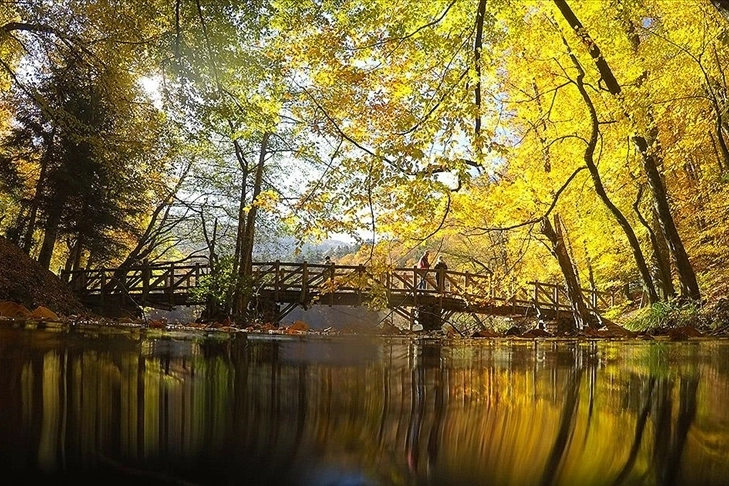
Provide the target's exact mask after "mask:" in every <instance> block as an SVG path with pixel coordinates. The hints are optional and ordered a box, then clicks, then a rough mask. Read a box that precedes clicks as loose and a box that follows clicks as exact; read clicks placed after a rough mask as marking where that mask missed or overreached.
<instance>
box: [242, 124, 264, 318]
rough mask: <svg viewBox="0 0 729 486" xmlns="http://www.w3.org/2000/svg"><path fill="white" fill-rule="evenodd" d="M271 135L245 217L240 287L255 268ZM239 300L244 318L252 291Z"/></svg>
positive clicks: (259, 155) (259, 154) (244, 293)
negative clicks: (258, 219) (260, 200)
mask: <svg viewBox="0 0 729 486" xmlns="http://www.w3.org/2000/svg"><path fill="white" fill-rule="evenodd" d="M270 138H271V134H270V133H269V132H266V133H264V134H263V138H262V139H261V148H260V150H259V152H258V163H257V164H256V172H255V177H254V181H253V188H252V189H253V192H252V193H251V204H250V209H249V210H248V214H246V217H245V227H244V231H243V240H242V241H241V242H240V262H239V267H238V276H239V279H238V286H239V287H240V286H241V285H244V286H245V285H247V282H248V280H249V279H250V276H251V272H252V266H253V244H254V241H255V236H256V215H257V214H258V206H257V205H256V198H258V196H259V195H260V194H261V184H262V182H263V169H264V167H265V164H266V156H267V155H268V141H269V139H270ZM240 290H241V291H239V294H238V299H237V300H236V302H235V307H234V309H233V310H234V314H236V315H238V316H243V315H245V314H246V311H247V309H248V302H249V300H250V289H246V288H244V289H240Z"/></svg>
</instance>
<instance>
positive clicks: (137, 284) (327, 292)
mask: <svg viewBox="0 0 729 486" xmlns="http://www.w3.org/2000/svg"><path fill="white" fill-rule="evenodd" d="M209 273H210V268H209V266H208V265H207V264H206V263H199V262H198V263H186V264H182V263H164V264H151V265H142V266H135V267H129V268H127V269H124V270H122V269H115V268H101V269H94V270H78V271H73V272H64V273H63V274H62V278H63V279H64V280H65V281H67V282H68V283H69V284H70V286H71V288H72V290H74V291H75V292H76V293H77V294H79V295H82V296H92V297H93V296H96V297H99V298H102V299H103V297H104V296H105V295H113V294H128V295H133V296H136V297H137V298H139V299H141V301H142V302H144V301H145V300H147V299H151V300H155V301H164V300H166V301H168V302H169V303H173V302H175V296H176V295H177V296H179V295H180V294H186V295H189V294H190V291H191V290H192V289H194V288H196V287H198V285H199V284H200V282H201V279H202V278H204V277H205V276H206V275H208V274H209ZM251 283H252V287H253V290H254V292H260V291H266V292H269V293H272V294H273V299H274V300H275V301H281V299H283V297H284V296H286V297H287V298H288V299H291V295H292V294H298V295H299V296H300V299H299V301H301V302H305V301H307V300H308V298H309V297H311V296H313V295H317V296H318V298H319V299H320V300H321V301H322V302H324V303H326V302H327V299H330V300H329V302H330V303H332V302H333V300H334V296H335V295H341V294H353V295H355V296H357V297H356V301H357V302H358V303H362V302H363V301H364V300H366V299H372V298H373V297H374V296H377V295H379V296H382V297H385V298H386V299H387V301H388V302H393V301H396V300H397V298H398V297H399V296H402V297H403V298H405V297H413V296H414V297H415V298H416V299H417V297H418V296H427V295H430V296H440V297H441V298H444V297H446V298H447V297H451V298H460V299H464V300H466V301H468V303H469V305H470V306H473V307H485V306H504V305H513V306H515V307H517V306H519V307H528V306H536V307H542V308H546V309H552V310H559V311H566V312H569V311H570V305H569V299H568V297H567V293H566V291H565V289H564V287H563V286H562V285H557V284H550V283H543V282H529V285H530V287H528V288H524V287H522V288H518V289H516V290H514V291H511V292H504V291H502V290H499V289H497V288H496V286H495V285H494V282H493V280H492V277H491V276H490V275H482V274H473V273H469V272H458V271H453V270H436V269H432V268H431V269H428V270H422V269H417V268H405V267H399V268H384V267H383V268H379V269H378V268H372V267H365V266H363V265H331V264H330V265H327V264H310V263H306V262H304V263H286V262H280V261H274V262H255V263H253V265H252V275H251ZM583 295H584V297H585V302H586V304H587V305H588V307H589V308H591V309H593V310H600V309H606V308H608V307H610V306H612V305H614V304H615V294H614V293H609V292H599V291H596V290H590V289H583ZM186 302H188V303H191V302H190V301H189V299H188V300H186Z"/></svg>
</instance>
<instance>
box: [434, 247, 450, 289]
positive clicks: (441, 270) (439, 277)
mask: <svg viewBox="0 0 729 486" xmlns="http://www.w3.org/2000/svg"><path fill="white" fill-rule="evenodd" d="M433 268H434V269H435V270H436V274H435V281H436V282H438V292H440V293H441V294H442V293H444V292H445V287H444V285H445V273H446V271H447V270H448V265H446V262H445V261H443V257H442V256H441V255H438V258H437V259H436V260H435V265H433Z"/></svg>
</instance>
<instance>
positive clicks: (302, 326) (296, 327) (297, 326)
mask: <svg viewBox="0 0 729 486" xmlns="http://www.w3.org/2000/svg"><path fill="white" fill-rule="evenodd" d="M288 329H289V330H290V331H308V330H309V325H308V324H307V323H305V322H304V321H294V322H293V324H291V325H290V326H289V327H288Z"/></svg>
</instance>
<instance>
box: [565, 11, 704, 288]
mask: <svg viewBox="0 0 729 486" xmlns="http://www.w3.org/2000/svg"><path fill="white" fill-rule="evenodd" d="M553 1H554V4H555V5H556V6H557V8H558V9H559V11H560V13H561V14H562V16H563V17H564V19H565V20H566V21H567V22H568V23H569V24H570V26H571V27H572V28H573V29H574V31H575V34H576V35H577V36H578V37H579V38H580V40H581V41H582V43H583V44H584V45H585V46H586V47H587V49H588V52H589V53H590V56H591V57H592V59H593V60H594V61H595V66H596V67H597V70H598V71H599V73H600V76H601V80H600V81H601V85H604V86H605V88H606V89H607V90H608V91H609V92H610V93H611V94H612V95H614V96H616V97H620V94H621V91H622V90H621V88H620V84H619V83H618V81H617V79H616V78H615V75H614V74H613V71H612V69H611V68H610V66H609V65H608V63H607V61H606V60H605V57H604V56H603V55H602V52H601V51H600V47H599V46H598V45H597V43H596V42H595V41H594V39H592V38H591V37H590V35H589V34H588V33H587V31H586V30H585V28H584V26H583V25H582V23H581V22H580V21H579V19H578V18H577V16H576V15H575V14H574V12H573V11H572V9H571V8H570V6H569V5H568V4H567V2H566V1H565V0H553ZM715 1H718V0H715ZM583 97H584V95H583ZM654 131H655V130H654ZM648 137H650V138H648ZM648 137H647V136H645V135H641V134H638V135H636V136H634V137H633V144H634V145H635V146H636V148H637V149H638V151H639V153H640V156H641V163H642V165H643V171H644V173H645V175H646V177H647V179H648V187H649V188H650V190H651V194H652V196H653V203H654V206H655V209H656V213H657V214H658V218H659V225H660V228H661V231H662V232H663V236H664V238H665V239H666V243H667V244H668V248H669V250H670V252H671V256H672V257H673V259H674V261H675V263H676V270H677V272H678V277H679V283H680V287H681V296H682V297H684V298H687V299H693V300H700V299H701V293H700V291H699V286H698V283H697V281H696V274H695V273H694V270H693V267H692V266H691V263H690V262H689V259H688V254H687V253H686V250H685V249H684V246H683V242H682V241H681V237H680V235H679V234H678V230H677V229H676V225H675V222H674V220H673V215H672V214H671V210H670V206H669V204H668V196H667V194H666V189H665V187H664V185H663V180H662V179H661V175H660V172H659V170H658V161H659V159H658V157H657V156H656V154H655V152H654V151H653V150H650V148H651V145H652V144H651V143H649V141H648V140H649V139H650V140H651V141H653V140H655V133H653V134H649V135H648Z"/></svg>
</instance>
